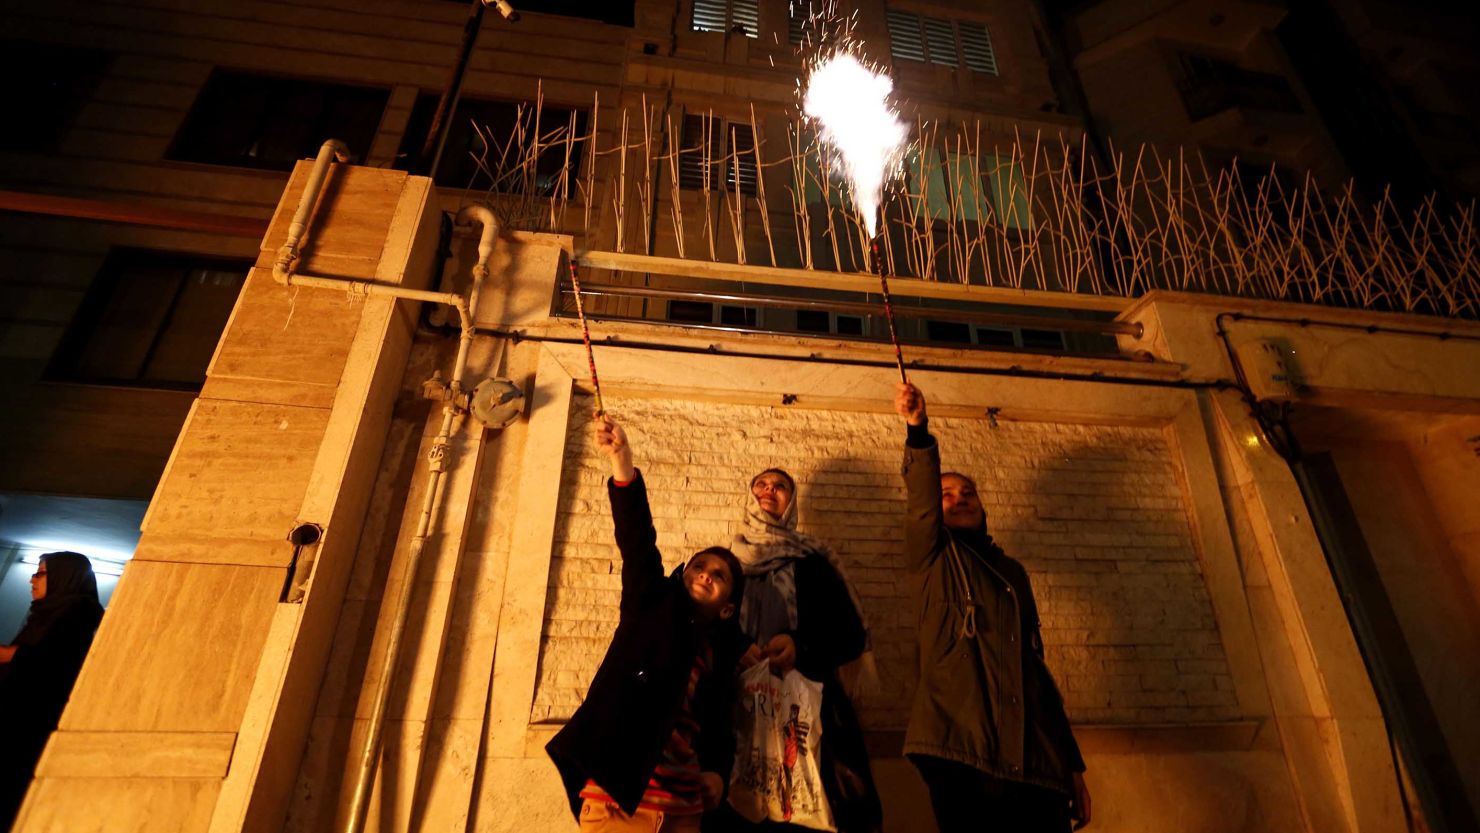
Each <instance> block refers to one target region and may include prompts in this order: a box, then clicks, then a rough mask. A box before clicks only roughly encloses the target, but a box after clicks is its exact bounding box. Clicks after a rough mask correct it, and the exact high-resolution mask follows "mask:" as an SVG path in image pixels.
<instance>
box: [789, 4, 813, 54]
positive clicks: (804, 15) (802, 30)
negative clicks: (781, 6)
mask: <svg viewBox="0 0 1480 833" xmlns="http://www.w3.org/2000/svg"><path fill="white" fill-rule="evenodd" d="M812 13H813V6H812V0H787V3H786V42H787V43H789V44H791V45H792V46H799V45H801V43H802V42H803V41H805V40H806V39H807V34H808V31H807V30H808V28H809V27H810V26H811V25H812Z"/></svg>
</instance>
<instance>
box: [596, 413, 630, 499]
mask: <svg viewBox="0 0 1480 833" xmlns="http://www.w3.org/2000/svg"><path fill="white" fill-rule="evenodd" d="M591 428H592V435H593V436H594V437H595V439H596V447H597V448H599V449H601V450H602V452H604V453H605V454H606V456H607V457H608V458H610V459H611V464H612V479H613V480H616V481H617V482H618V483H630V482H632V480H633V478H635V477H637V469H636V468H635V467H634V466H633V465H632V444H631V443H629V442H628V441H627V432H626V431H625V430H623V429H622V426H620V425H618V424H617V421H616V420H614V419H612V418H611V417H610V416H607V415H606V414H597V415H596V416H594V417H592V421H591Z"/></svg>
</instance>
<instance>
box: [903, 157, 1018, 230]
mask: <svg viewBox="0 0 1480 833" xmlns="http://www.w3.org/2000/svg"><path fill="white" fill-rule="evenodd" d="M909 169H910V181H911V190H912V191H913V192H914V193H916V194H918V195H920V196H921V198H922V199H923V200H924V208H925V213H926V214H928V215H929V217H930V218H931V219H933V220H950V219H953V218H954V219H957V220H965V221H967V222H981V221H985V222H989V223H996V224H998V225H1001V226H1006V227H1007V228H1014V229H1024V228H1028V226H1029V225H1030V222H1031V218H1030V210H1031V202H1030V199H1029V196H1030V195H1029V193H1028V180H1027V177H1026V176H1024V175H1023V167H1022V165H1020V164H1018V163H1017V162H1016V161H1014V160H1013V159H1012V158H1011V157H1007V156H996V155H993V154H990V153H986V154H982V155H981V157H980V163H978V157H976V156H970V155H967V154H957V153H951V152H947V153H945V154H941V153H940V152H939V151H938V150H936V149H934V148H927V149H926V150H925V151H923V152H922V153H921V154H920V155H919V156H916V157H913V158H911V160H910V163H909Z"/></svg>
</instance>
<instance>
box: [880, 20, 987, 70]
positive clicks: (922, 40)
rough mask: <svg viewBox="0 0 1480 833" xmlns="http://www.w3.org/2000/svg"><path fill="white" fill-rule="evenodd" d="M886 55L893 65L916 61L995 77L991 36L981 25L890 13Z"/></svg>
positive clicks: (971, 22)
mask: <svg viewBox="0 0 1480 833" xmlns="http://www.w3.org/2000/svg"><path fill="white" fill-rule="evenodd" d="M885 19H886V21H887V22H888V25H889V53H890V55H892V56H893V57H894V59H895V60H896V61H918V62H920V63H931V64H936V65H938V66H946V67H959V66H961V64H962V63H965V65H966V68H967V69H970V70H972V71H973V72H983V73H987V74H989V75H997V74H998V69H997V53H996V51H995V50H994V49H993V48H992V33H991V32H990V30H988V29H987V27H986V25H985V24H983V23H978V22H975V21H970V20H947V19H945V18H939V17H927V16H925V15H922V14H916V13H915V12H907V11H900V10H898V9H889V10H888V11H887V13H886V18H885Z"/></svg>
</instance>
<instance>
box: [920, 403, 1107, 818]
mask: <svg viewBox="0 0 1480 833" xmlns="http://www.w3.org/2000/svg"><path fill="white" fill-rule="evenodd" d="M904 479H905V486H906V491H907V493H908V509H907V514H906V519H905V535H904V538H905V547H904V554H905V564H906V566H907V567H908V568H909V569H910V571H911V572H912V573H914V575H915V578H916V581H917V582H918V584H917V587H918V593H919V603H920V608H919V621H918V640H919V645H918V647H919V661H920V684H919V687H918V688H917V689H916V691H915V697H914V702H913V703H912V705H911V709H910V724H909V728H908V730H907V731H906V732H905V742H904V751H905V754H906V755H930V756H933V757H937V758H945V759H947V760H951V761H956V762H958V763H963V764H966V765H968V766H972V767H975V768H977V769H979V770H981V771H983V772H985V773H987V774H988V775H991V776H995V777H997V778H1004V779H1008V780H1012V781H1022V782H1027V783H1032V784H1037V785H1039V786H1044V787H1049V788H1051V789H1055V790H1059V791H1061V792H1069V791H1070V789H1071V788H1070V780H1071V778H1070V776H1071V773H1074V772H1083V771H1084V759H1083V757H1081V755H1080V752H1079V745H1078V744H1077V743H1075V741H1074V733H1073V730H1072V729H1071V728H1070V725H1069V718H1068V715H1067V714H1066V713H1065V711H1064V702H1063V699H1062V697H1061V696H1060V695H1059V690H1058V687H1057V686H1056V685H1054V681H1053V677H1052V676H1051V675H1050V674H1049V672H1048V665H1047V664H1046V663H1045V662H1044V656H1043V637H1042V635H1041V634H1040V631H1039V623H1038V606H1037V604H1036V602H1035V601H1034V599H1033V588H1032V585H1031V584H1030V583H1029V581H1028V572H1027V571H1026V570H1024V569H1023V566H1022V565H1021V564H1019V563H1018V562H1017V561H1015V560H1013V559H1012V558H1009V557H1008V556H1007V554H1006V553H1004V552H1003V551H1002V549H1001V548H1000V547H998V546H997V545H996V544H994V543H992V538H991V536H989V535H987V534H986V532H985V530H982V531H980V532H975V531H973V532H960V531H956V530H952V529H949V528H947V527H946V525H945V523H944V521H943V520H942V518H941V489H940V449H939V447H938V446H937V445H936V443H935V439H934V438H933V437H931V436H930V435H929V433H928V432H927V431H926V430H925V429H924V427H923V426H920V427H912V428H911V429H910V436H909V439H908V441H907V443H906V446H905V463H904Z"/></svg>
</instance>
